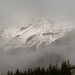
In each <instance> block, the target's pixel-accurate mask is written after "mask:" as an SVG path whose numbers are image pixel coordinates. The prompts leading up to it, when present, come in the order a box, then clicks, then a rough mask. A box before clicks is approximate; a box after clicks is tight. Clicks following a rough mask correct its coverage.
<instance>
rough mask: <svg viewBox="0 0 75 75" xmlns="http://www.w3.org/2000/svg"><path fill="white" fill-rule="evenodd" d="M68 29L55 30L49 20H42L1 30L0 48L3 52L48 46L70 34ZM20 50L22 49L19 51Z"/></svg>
mask: <svg viewBox="0 0 75 75" xmlns="http://www.w3.org/2000/svg"><path fill="white" fill-rule="evenodd" d="M70 31H71V29H70V28H61V29H55V25H54V24H53V22H52V21H51V20H48V19H43V20H38V21H36V22H34V23H31V24H28V25H27V26H25V27H24V26H22V27H12V28H6V29H3V30H2V31H1V32H0V47H1V49H2V50H4V51H9V50H12V49H14V50H15V49H17V48H19V49H20V48H23V49H33V47H34V46H35V48H38V47H39V46H41V45H42V44H43V43H44V45H45V46H46V45H49V44H50V43H52V42H54V41H55V40H57V39H59V38H61V37H63V36H64V35H65V34H67V33H68V32H70ZM21 50H22V49H21Z"/></svg>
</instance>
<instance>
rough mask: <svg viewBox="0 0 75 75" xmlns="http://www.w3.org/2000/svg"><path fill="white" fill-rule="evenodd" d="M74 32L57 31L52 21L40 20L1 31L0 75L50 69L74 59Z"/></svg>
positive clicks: (70, 30)
mask: <svg viewBox="0 0 75 75" xmlns="http://www.w3.org/2000/svg"><path fill="white" fill-rule="evenodd" d="M74 44H75V30H72V29H71V28H69V27H66V28H58V26H55V25H54V23H53V22H52V21H51V20H50V19H41V20H37V21H35V22H32V23H29V24H27V25H25V26H21V27H12V28H11V27H8V28H5V29H3V30H2V31H1V32H0V66H1V67H0V73H3V72H4V73H6V72H7V71H8V70H13V71H15V70H16V68H19V69H21V70H23V69H28V68H36V67H38V66H43V67H45V68H47V66H48V65H49V64H50V63H52V64H56V63H58V64H59V65H60V63H61V62H62V61H64V60H68V59H69V60H70V62H71V63H72V64H74V63H75V60H74V57H75V55H74V49H75V46H74Z"/></svg>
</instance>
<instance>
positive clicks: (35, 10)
mask: <svg viewBox="0 0 75 75" xmlns="http://www.w3.org/2000/svg"><path fill="white" fill-rule="evenodd" d="M45 17H50V18H51V19H53V21H54V22H56V21H57V22H60V23H63V22H64V21H65V22H69V23H70V24H71V25H73V26H74V19H75V0H0V29H3V28H5V27H8V26H13V25H14V26H19V25H25V24H26V23H27V22H29V21H31V20H34V19H37V18H45ZM67 24H68V23H67Z"/></svg>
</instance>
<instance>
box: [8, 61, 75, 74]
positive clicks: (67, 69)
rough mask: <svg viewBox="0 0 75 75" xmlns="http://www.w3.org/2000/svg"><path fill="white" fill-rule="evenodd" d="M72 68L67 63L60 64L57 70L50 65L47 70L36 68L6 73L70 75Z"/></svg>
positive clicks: (56, 66)
mask: <svg viewBox="0 0 75 75" xmlns="http://www.w3.org/2000/svg"><path fill="white" fill-rule="evenodd" d="M74 68H75V67H74V66H71V65H70V64H69V61H67V62H63V63H62V64H61V67H60V68H59V67H58V65H57V64H56V65H54V66H53V65H52V64H50V65H49V67H48V69H45V68H43V67H42V68H40V67H38V68H36V69H34V70H32V69H28V71H24V72H22V71H19V69H17V70H16V72H15V73H13V72H12V71H8V73H7V75H71V69H74Z"/></svg>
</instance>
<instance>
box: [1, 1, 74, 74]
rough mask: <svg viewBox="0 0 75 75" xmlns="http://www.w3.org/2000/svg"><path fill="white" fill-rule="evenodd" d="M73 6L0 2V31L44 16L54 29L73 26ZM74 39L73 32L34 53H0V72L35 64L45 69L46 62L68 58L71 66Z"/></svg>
mask: <svg viewBox="0 0 75 75" xmlns="http://www.w3.org/2000/svg"><path fill="white" fill-rule="evenodd" d="M74 3H75V1H74V0H0V30H2V29H3V28H6V27H10V26H21V25H26V24H27V23H28V22H30V21H34V20H35V19H40V18H45V17H48V18H51V19H52V20H53V21H54V24H55V25H58V27H68V26H70V27H75V21H74V20H75V14H74V13H75V9H74V8H75V4H74ZM73 32H75V31H73ZM67 36H68V35H67ZM74 37H75V33H73V34H72V35H69V37H67V39H65V38H66V37H64V38H63V39H60V41H59V42H55V43H53V44H51V45H49V46H48V47H46V48H44V49H39V50H37V51H30V52H24V53H23V52H22V51H21V53H16V55H13V54H7V53H5V54H0V73H6V72H7V71H8V70H13V71H15V70H16V68H19V69H21V70H23V69H27V68H28V67H33V68H34V67H37V66H39V65H41V66H45V67H47V66H48V65H49V63H50V62H52V63H54V64H55V63H60V62H62V61H63V60H68V59H69V60H70V61H71V63H72V64H75V60H74V58H75V54H74V53H75V46H74V45H75V39H74ZM63 40H64V41H63ZM60 43H61V44H60Z"/></svg>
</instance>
